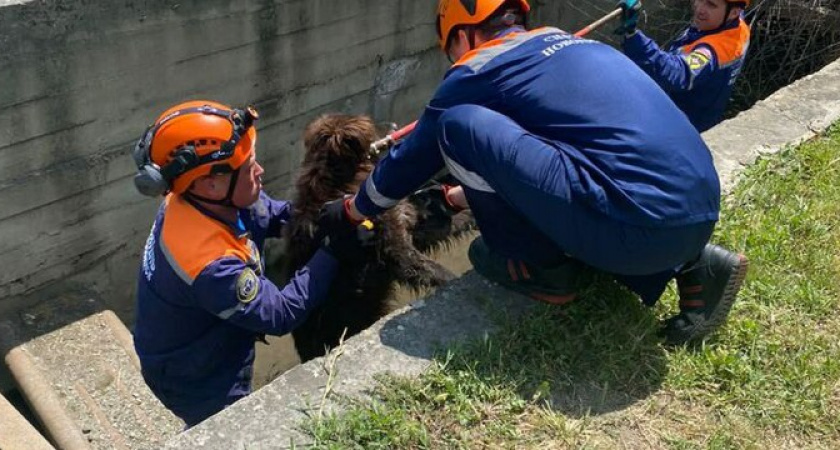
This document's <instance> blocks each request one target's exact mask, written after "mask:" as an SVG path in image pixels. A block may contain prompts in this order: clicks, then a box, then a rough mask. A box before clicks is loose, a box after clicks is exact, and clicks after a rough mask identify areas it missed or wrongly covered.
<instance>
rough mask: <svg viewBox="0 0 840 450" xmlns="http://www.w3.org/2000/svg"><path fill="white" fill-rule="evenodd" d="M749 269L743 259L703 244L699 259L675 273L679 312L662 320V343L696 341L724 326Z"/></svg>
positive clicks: (742, 256)
mask: <svg viewBox="0 0 840 450" xmlns="http://www.w3.org/2000/svg"><path fill="white" fill-rule="evenodd" d="M748 267H749V261H747V257H746V256H744V255H740V254H735V253H732V252H730V251H728V250H726V249H724V248H723V247H719V246H717V245H711V244H706V248H704V249H703V252H702V253H701V254H700V257H699V258H698V259H697V260H696V261H695V262H693V263H690V264H688V265H687V266H686V267H685V268H684V269H683V270H681V271H680V273H679V274H677V287H678V288H679V291H680V313H679V314H677V315H676V316H674V317H671V318H670V319H667V320H666V321H665V323H664V329H663V332H664V335H665V341H666V342H667V343H668V344H670V345H681V344H687V343H694V342H698V341H700V340H702V339H703V338H705V337H706V336H708V335H709V334H710V333H712V332H713V331H715V330H716V329H718V328H719V327H720V326H721V325H723V323H724V322H726V318H727V316H728V315H729V310H730V309H731V308H732V304H733V303H735V297H736V296H737V295H738V291H739V290H740V289H741V284H743V282H744V277H746V275H747V268H748Z"/></svg>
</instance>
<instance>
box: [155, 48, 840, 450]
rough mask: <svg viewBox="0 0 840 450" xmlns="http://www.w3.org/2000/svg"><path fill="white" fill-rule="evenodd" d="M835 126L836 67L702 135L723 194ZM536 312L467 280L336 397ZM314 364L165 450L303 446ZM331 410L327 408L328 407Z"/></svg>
mask: <svg viewBox="0 0 840 450" xmlns="http://www.w3.org/2000/svg"><path fill="white" fill-rule="evenodd" d="M838 119H840V61H838V62H834V63H832V64H831V65H829V66H827V67H826V68H824V69H823V70H822V71H820V72H819V73H817V74H814V75H812V76H809V77H807V78H804V79H802V80H800V81H798V82H796V83H794V84H792V85H791V86H788V87H787V88H785V89H782V90H780V91H779V92H778V93H776V94H774V95H773V96H771V97H770V98H768V99H767V100H765V101H762V102H759V103H758V104H756V105H755V107H753V108H752V109H750V110H749V111H746V112H744V113H742V114H739V115H738V116H737V117H735V118H733V119H731V120H728V121H726V122H724V123H722V124H720V125H719V126H717V127H715V128H713V129H712V130H709V131H708V132H706V133H705V134H704V138H705V139H706V141H707V142H708V143H709V145H710V147H711V148H712V150H713V153H714V156H715V163H716V165H717V166H718V169H719V171H720V173H721V181H722V183H723V185H724V188H725V189H726V190H729V189H730V188H731V187H732V186H733V185H734V183H735V181H736V178H737V175H738V173H739V172H740V170H741V168H742V167H743V166H744V165H746V164H749V163H752V162H753V161H754V160H755V158H756V157H757V156H758V155H760V154H761V153H766V152H775V151H778V150H780V149H782V148H784V147H785V146H787V145H795V144H798V143H799V142H801V141H803V140H806V139H809V138H811V137H813V136H814V135H816V134H817V133H819V132H822V131H824V130H825V129H826V128H827V127H828V126H829V125H831V124H832V123H833V122H835V121H837V120H838ZM531 305H532V302H531V301H530V300H526V299H524V298H522V297H520V296H518V295H516V294H512V293H510V292H508V291H504V290H502V289H501V288H499V287H498V286H495V285H492V284H490V283H487V282H486V281H484V280H483V279H481V278H480V277H479V276H478V275H476V274H475V273H473V272H470V273H468V274H467V275H465V276H464V277H462V278H460V279H458V280H456V281H454V282H453V283H451V284H450V285H449V286H447V287H446V288H444V289H441V290H439V291H437V292H436V293H435V294H433V295H431V296H430V297H429V298H427V299H424V300H421V301H418V302H416V303H414V304H413V305H411V306H409V307H406V308H404V309H402V310H400V311H397V312H396V313H394V314H391V315H389V316H388V317H385V318H383V319H382V320H380V321H379V322H378V323H377V324H376V325H374V326H373V327H372V328H371V329H369V330H367V331H366V332H364V333H362V334H360V335H358V336H355V337H353V338H351V339H350V340H349V341H348V342H347V343H346V348H345V349H344V354H343V356H342V357H341V358H340V360H339V361H338V363H337V366H336V367H337V369H338V371H337V378H336V380H335V385H334V392H335V393H337V394H349V395H353V394H359V393H363V392H364V391H365V389H367V388H369V387H371V386H372V385H373V379H374V376H375V375H377V374H382V373H394V374H399V375H409V376H412V375H416V374H419V373H421V372H422V371H423V370H424V369H426V368H427V367H428V366H429V364H430V360H431V357H432V355H433V352H434V349H436V348H440V347H445V346H451V345H453V344H455V343H457V342H461V341H464V340H467V339H476V338H481V337H482V336H484V335H485V334H487V333H489V332H491V331H492V328H493V325H492V321H491V320H490V317H489V316H488V312H489V311H495V312H497V313H499V314H507V315H516V314H520V313H522V312H523V311H525V310H527V309H528V308H529V307H530V306H531ZM324 363H325V360H324V359H323V358H322V359H317V360H313V361H310V362H308V363H306V364H304V365H302V366H298V367H296V368H294V369H292V370H291V371H289V372H287V373H285V374H284V375H282V376H281V377H279V378H278V379H276V380H275V381H273V382H272V383H271V384H269V385H268V386H266V387H265V388H263V389H261V390H259V391H257V392H255V393H254V394H253V395H252V396H250V397H249V398H246V399H244V400H242V401H240V402H238V403H236V404H235V405H233V406H231V407H230V408H228V409H227V410H225V411H223V412H221V413H219V414H217V415H216V416H214V417H212V418H210V419H208V420H207V421H206V422H204V423H202V424H200V425H199V426H197V427H195V428H193V429H191V430H189V431H188V432H186V433H184V434H182V435H179V436H177V437H175V438H174V439H172V440H171V441H169V442H168V443H167V446H166V448H209V449H230V448H259V449H263V448H291V447H292V446H293V445H297V446H301V445H305V444H306V443H307V442H308V439H307V437H306V436H305V435H304V434H303V433H301V431H300V429H299V428H298V427H299V423H300V421H301V420H302V419H305V418H306V417H307V415H309V414H317V413H318V410H319V408H320V407H321V397H322V396H323V391H324V387H325V385H326V381H327V375H326V373H325V371H324V370H323V369H322V367H323V365H324ZM334 406H335V405H334V404H333V403H331V402H329V401H327V404H326V405H325V407H326V408H327V409H329V408H331V407H334Z"/></svg>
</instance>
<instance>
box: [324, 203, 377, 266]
mask: <svg viewBox="0 0 840 450" xmlns="http://www.w3.org/2000/svg"><path fill="white" fill-rule="evenodd" d="M348 200H349V197H347V198H340V199H337V200H333V201H330V202H327V203H325V204H324V206H323V207H322V208H321V212H320V214H319V216H318V232H317V234H316V237H317V238H318V239H320V240H321V243H322V246H323V248H324V249H325V250H326V251H327V252H329V253H330V254H331V255H332V256H333V257H335V258H336V259H337V260H339V261H342V262H348V263H352V262H357V261H361V260H362V259H364V257H365V251H366V249H368V248H370V247H371V246H373V244H374V240H375V237H376V228H375V227H374V226H373V223H372V222H370V221H364V222H353V221H351V219H350V217H349V216H348V215H347V209H346V208H347V206H346V205H345V202H346V201H348Z"/></svg>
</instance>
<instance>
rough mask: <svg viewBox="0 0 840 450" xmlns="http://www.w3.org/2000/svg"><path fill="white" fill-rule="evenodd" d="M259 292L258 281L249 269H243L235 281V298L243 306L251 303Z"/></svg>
mask: <svg viewBox="0 0 840 450" xmlns="http://www.w3.org/2000/svg"><path fill="white" fill-rule="evenodd" d="M259 291H260V279H259V278H258V277H257V274H256V273H254V270H253V269H251V268H250V267H247V268H245V270H243V271H242V273H240V274H239V278H237V280H236V298H237V299H238V300H239V301H240V302H241V303H244V304H246V305H247V304H248V303H251V302H252V301H254V299H255V298H257V293H258V292H259Z"/></svg>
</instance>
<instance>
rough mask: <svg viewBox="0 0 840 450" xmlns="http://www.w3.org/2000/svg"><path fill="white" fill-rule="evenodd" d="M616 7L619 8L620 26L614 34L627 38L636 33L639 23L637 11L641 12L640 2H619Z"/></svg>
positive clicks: (627, 0)
mask: <svg viewBox="0 0 840 450" xmlns="http://www.w3.org/2000/svg"><path fill="white" fill-rule="evenodd" d="M616 6H617V7H619V8H621V25H620V26H619V27H618V28H616V29H615V31H614V33H615V34H618V35H622V36H629V35H631V34H633V33H635V32H636V26H637V25H638V23H639V11H641V10H642V1H641V0H621V1H620V2H618V5H616Z"/></svg>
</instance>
